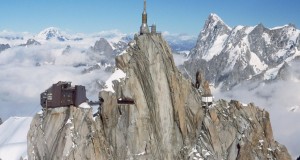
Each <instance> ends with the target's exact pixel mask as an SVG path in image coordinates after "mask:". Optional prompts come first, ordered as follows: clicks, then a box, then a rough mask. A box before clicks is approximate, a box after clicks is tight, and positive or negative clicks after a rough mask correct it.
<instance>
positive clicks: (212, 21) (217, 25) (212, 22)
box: [202, 13, 231, 32]
mask: <svg viewBox="0 0 300 160" xmlns="http://www.w3.org/2000/svg"><path fill="white" fill-rule="evenodd" d="M217 29H223V30H231V28H230V27H229V26H227V25H226V24H225V23H224V21H223V20H222V19H221V18H220V17H219V16H218V15H217V14H215V13H211V14H210V15H209V16H208V18H207V20H206V21H205V25H204V27H203V30H202V32H205V30H217Z"/></svg>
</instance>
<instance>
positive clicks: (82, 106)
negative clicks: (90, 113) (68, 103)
mask: <svg viewBox="0 0 300 160" xmlns="http://www.w3.org/2000/svg"><path fill="white" fill-rule="evenodd" d="M79 107H80V108H91V106H90V105H89V104H88V103H87V102H83V103H81V104H80V105H79Z"/></svg>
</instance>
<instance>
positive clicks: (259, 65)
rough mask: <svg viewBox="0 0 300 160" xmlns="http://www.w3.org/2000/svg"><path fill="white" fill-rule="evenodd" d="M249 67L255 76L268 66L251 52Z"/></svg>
mask: <svg viewBox="0 0 300 160" xmlns="http://www.w3.org/2000/svg"><path fill="white" fill-rule="evenodd" d="M249 63H250V65H251V66H253V70H254V72H255V73H256V74H259V73H261V72H262V71H263V70H265V69H267V67H268V65H266V64H265V63H264V62H262V61H261V60H260V59H259V57H258V56H257V55H256V54H255V53H253V52H251V58H250V62H249Z"/></svg>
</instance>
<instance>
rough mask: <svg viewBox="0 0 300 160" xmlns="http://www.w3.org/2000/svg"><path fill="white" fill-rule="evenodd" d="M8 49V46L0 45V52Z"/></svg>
mask: <svg viewBox="0 0 300 160" xmlns="http://www.w3.org/2000/svg"><path fill="white" fill-rule="evenodd" d="M8 48H10V46H9V44H0V52H2V51H4V50H6V49H8Z"/></svg>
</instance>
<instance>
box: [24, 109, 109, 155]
mask: <svg viewBox="0 0 300 160" xmlns="http://www.w3.org/2000/svg"><path fill="white" fill-rule="evenodd" d="M27 136H28V157H29V159H31V160H40V159H52V160H55V159H73V160H75V159H77V160H82V159H89V160H90V159H91V160H93V159H111V158H110V152H111V151H110V148H109V145H108V144H107V143H106V142H105V139H104V138H103V136H102V133H101V132H99V129H98V126H97V125H96V123H95V122H94V119H93V117H92V109H91V108H78V107H73V106H71V107H60V108H54V109H48V110H45V111H44V113H40V114H36V116H35V117H34V118H33V120H32V122H31V126H30V130H29V132H28V135H27Z"/></svg>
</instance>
